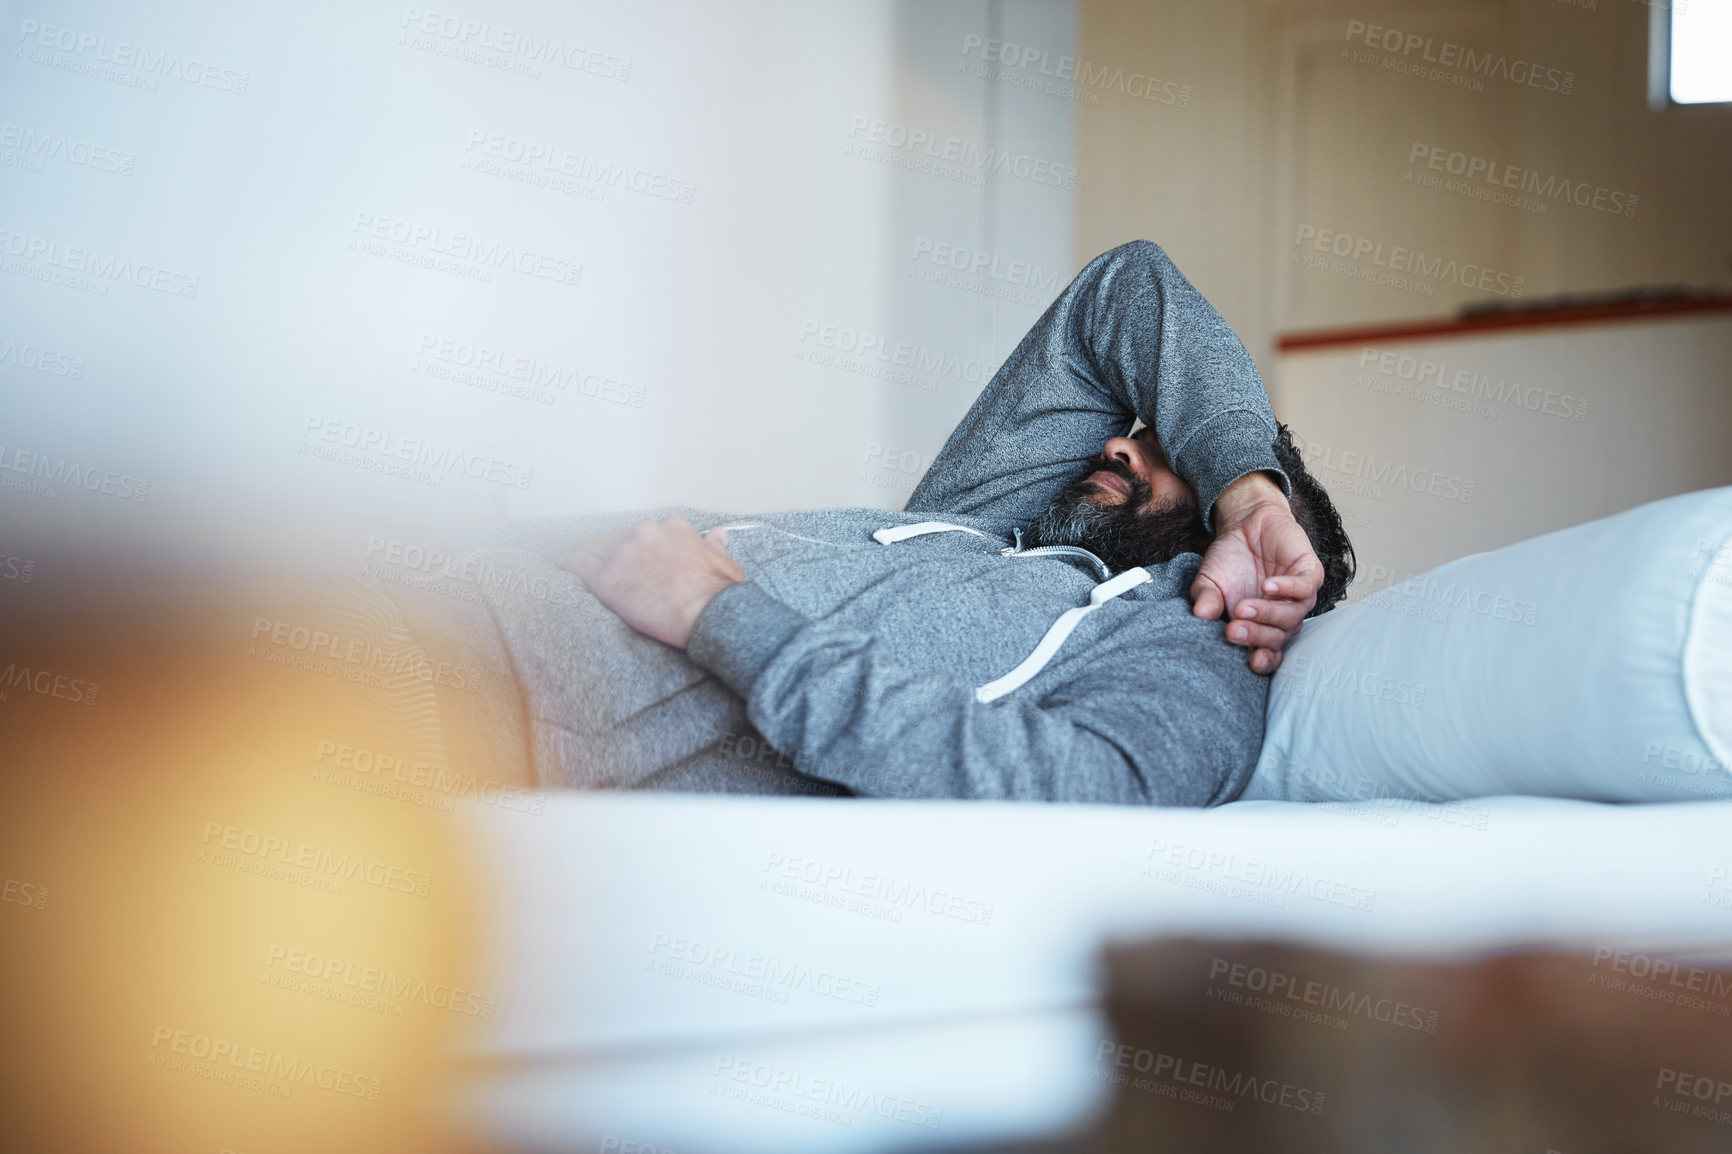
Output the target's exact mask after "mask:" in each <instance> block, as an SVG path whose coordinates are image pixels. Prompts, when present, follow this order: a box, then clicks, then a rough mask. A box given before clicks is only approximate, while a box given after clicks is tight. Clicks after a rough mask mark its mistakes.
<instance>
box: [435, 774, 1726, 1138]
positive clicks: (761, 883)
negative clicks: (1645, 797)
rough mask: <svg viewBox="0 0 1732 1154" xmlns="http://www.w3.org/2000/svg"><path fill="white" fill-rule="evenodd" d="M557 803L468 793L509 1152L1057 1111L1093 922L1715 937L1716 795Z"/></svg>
mask: <svg viewBox="0 0 1732 1154" xmlns="http://www.w3.org/2000/svg"><path fill="white" fill-rule="evenodd" d="M547 801H548V804H547V805H546V806H545V808H544V809H543V811H542V812H541V813H539V814H533V813H516V812H500V811H497V810H495V809H493V808H491V807H478V808H477V811H476V812H475V813H474V814H473V815H472V817H471V828H472V829H473V830H474V831H475V836H476V839H477V845H478V847H479V849H478V852H479V853H480V854H481V855H482V856H483V858H484V860H485V861H486V862H487V863H488V865H489V869H490V877H491V878H492V881H491V883H490V884H491V886H492V887H493V888H492V890H491V894H492V900H491V902H490V903H489V909H490V911H491V915H492V916H493V917H494V918H495V919H496V922H497V925H496V929H495V935H494V941H495V942H496V943H497V955H496V957H497V961H496V966H495V969H494V972H493V979H492V980H493V982H494V983H495V986H496V991H497V994H498V996H499V1012H498V1016H497V1018H496V1019H495V1020H494V1021H493V1022H492V1023H491V1025H490V1028H489V1030H488V1032H487V1033H486V1035H485V1036H484V1037H483V1038H482V1039H480V1040H479V1041H478V1043H477V1044H476V1046H475V1049H474V1050H473V1052H471V1053H470V1054H468V1055H467V1056H466V1059H465V1061H466V1065H467V1067H468V1069H469V1071H470V1073H471V1074H472V1075H473V1078H472V1080H471V1081H470V1082H469V1083H468V1084H469V1085H471V1086H473V1087H475V1089H474V1091H473V1093H472V1094H470V1095H469V1097H468V1098H466V1099H465V1100H464V1102H463V1104H462V1106H461V1109H462V1111H463V1113H464V1114H465V1116H466V1117H467V1118H468V1119H469V1120H470V1122H471V1123H472V1124H475V1125H478V1126H479V1127H481V1128H482V1129H483V1130H484V1131H485V1132H486V1133H487V1134H488V1135H489V1136H490V1137H491V1138H492V1139H493V1140H495V1141H497V1142H499V1143H501V1144H502V1145H505V1146H508V1147H510V1148H515V1149H525V1150H543V1149H545V1150H552V1149H559V1150H566V1151H569V1150H573V1149H584V1150H588V1149H594V1150H616V1151H632V1150H644V1151H657V1150H667V1151H678V1152H680V1154H692V1152H700V1151H729V1150H741V1151H759V1152H774V1151H789V1152H793V1151H854V1150H878V1149H894V1148H928V1149H930V1148H938V1147H955V1146H968V1145H982V1144H989V1143H1003V1142H1009V1141H1016V1140H1035V1139H1038V1138H1041V1137H1050V1136H1053V1135H1059V1134H1063V1133H1065V1132H1068V1131H1075V1130H1077V1129H1079V1128H1081V1127H1084V1126H1086V1125H1087V1124H1088V1123H1089V1122H1091V1121H1092V1120H1094V1119H1095V1118H1096V1117H1098V1115H1099V1113H1100V1112H1101V1111H1103V1110H1104V1109H1105V1108H1106V1107H1107V1105H1108V1101H1109V1099H1108V1094H1107V1091H1106V1088H1105V1087H1104V1086H1103V1085H1102V1084H1101V1083H1100V1082H1098V1081H1097V1080H1096V1073H1095V1072H1096V1070H1097V1066H1096V1063H1095V1054H1096V1050H1097V1048H1098V1046H1099V1045H1100V1043H1101V1041H1102V1036H1103V1030H1104V1025H1103V1021H1102V1019H1101V1016H1100V1011H1099V1002H1098V999H1099V996H1100V986H1099V982H1098V980H1097V974H1096V965H1097V959H1098V955H1099V951H1100V949H1101V948H1102V946H1103V945H1104V944H1105V943H1107V942H1109V941H1114V940H1124V939H1131V938H1143V937H1148V936H1152V935H1169V934H1172V935H1178V934H1183V935H1202V936H1217V935H1219V936H1223V937H1225V936H1231V937H1235V938H1249V937H1255V938H1263V939H1269V940H1276V941H1290V942H1304V943H1311V944H1319V945H1325V946H1332V947H1339V948H1351V949H1358V950H1364V951H1373V952H1378V953H1388V954H1394V955H1402V956H1425V957H1458V956H1467V955H1473V954H1476V953H1482V952H1486V951H1495V950H1500V949H1504V948H1510V947H1515V946H1526V945H1555V946H1566V947H1571V948H1577V949H1580V950H1582V951H1584V952H1587V953H1589V954H1590V955H1593V956H1601V955H1603V956H1604V957H1605V958H1606V961H1607V965H1608V966H1609V965H1612V964H1613V960H1612V959H1614V958H1615V957H1617V956H1618V955H1617V954H1616V951H1624V952H1625V953H1624V955H1623V956H1624V957H1625V958H1626V963H1627V959H1628V958H1629V957H1637V956H1639V957H1646V958H1654V957H1659V956H1662V955H1663V956H1666V957H1677V958H1685V959H1691V960H1695V961H1699V962H1703V963H1707V962H1715V961H1724V960H1726V959H1732V844H1728V842H1727V839H1726V837H1725V831H1726V830H1727V829H1728V828H1732V802H1697V803H1682V804H1663V805H1601V804H1594V803H1588V802H1578V801H1565V800H1557V799H1541V798H1522V797H1501V798H1489V799H1482V800H1476V801H1462V802H1450V803H1444V804H1427V803H1419V802H1411V801H1403V800H1392V799H1385V800H1379V801H1370V802H1357V803H1322V804H1299V803H1290V802H1275V801H1258V802H1240V803H1235V804H1231V805H1227V806H1223V807H1220V808H1218V809H1213V810H1174V809H1167V810H1143V809H1125V808H1112V807H1092V806H1090V807H1084V806H1040V805H1016V804H995V803H980V802H973V803H904V802H867V801H856V802H843V803H838V802H829V801H822V800H809V799H767V798H766V799H742V798H722V797H668V796H661V797H646V796H632V795H576V794H572V795H563V794H556V795H550V796H549V797H548V799H547Z"/></svg>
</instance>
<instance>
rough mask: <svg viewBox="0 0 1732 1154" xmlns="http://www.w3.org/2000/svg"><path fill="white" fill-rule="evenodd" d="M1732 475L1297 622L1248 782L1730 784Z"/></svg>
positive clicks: (1308, 790)
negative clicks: (1730, 480)
mask: <svg viewBox="0 0 1732 1154" xmlns="http://www.w3.org/2000/svg"><path fill="white" fill-rule="evenodd" d="M1729 767H1732V488H1724V489H1708V490H1705V491H1703V492H1700V493H1687V494H1685V495H1683V496H1681V497H1671V498H1668V499H1667V500H1664V501H1656V502H1654V503H1653V504H1651V505H1643V506H1640V507H1639V508H1635V509H1631V510H1630V511H1628V512H1626V513H1620V514H1618V515H1617V516H1615V517H1607V518H1605V519H1604V520H1600V521H1590V522H1589V523H1588V524H1586V525H1578V526H1576V527H1575V528H1573V529H1564V530H1562V531H1560V532H1557V533H1548V534H1546V535H1545V536H1543V537H1535V538H1534V539H1533V540H1531V541H1523V542H1521V543H1520V544H1517V545H1510V546H1508V547H1506V548H1503V549H1496V550H1493V551H1491V552H1489V553H1476V554H1474V555H1473V556H1471V557H1463V558H1462V559H1461V560H1459V561H1452V562H1450V563H1449V564H1447V565H1443V566H1440V567H1438V568H1436V569H1433V570H1431V572H1429V573H1426V574H1423V575H1421V576H1419V577H1415V578H1413V579H1412V580H1411V581H1408V582H1406V583H1405V584H1403V585H1400V586H1397V587H1395V588H1392V589H1386V590H1383V591H1381V592H1379V593H1377V594H1374V595H1372V596H1371V597H1368V598H1366V599H1364V600H1362V601H1358V602H1355V603H1353V604H1351V605H1346V606H1343V607H1342V608H1340V609H1337V610H1335V611H1334V612H1332V613H1328V614H1325V615H1324V616H1322V617H1319V618H1316V619H1315V620H1312V621H1308V622H1306V623H1305V628H1304V629H1303V630H1301V632H1300V634H1299V637H1298V638H1297V639H1296V640H1295V641H1294V642H1293V644H1292V645H1291V646H1290V647H1289V649H1288V651H1287V656H1286V660H1285V661H1284V662H1283V663H1282V666H1281V669H1280V671H1279V672H1278V673H1277V674H1276V675H1275V678H1274V682H1273V684H1272V685H1271V686H1270V693H1269V711H1268V723H1267V731H1266V733H1265V736H1264V739H1263V755H1262V758H1261V759H1260V760H1259V762H1258V764H1257V772H1256V774H1255V775H1254V776H1253V777H1252V779H1251V784H1250V785H1249V786H1248V787H1247V788H1246V791H1245V794H1244V798H1245V799H1246V800H1252V799H1277V800H1286V801H1350V800H1359V799H1365V798H1377V797H1396V798H1408V799H1416V800H1422V801H1448V800H1456V799H1460V798H1467V797H1483V796H1488V795H1493V794H1538V795H1543V796H1549V797H1574V798H1583V799H1587V800H1595V801H1681V800H1690V799H1700V798H1720V797H1732V768H1729Z"/></svg>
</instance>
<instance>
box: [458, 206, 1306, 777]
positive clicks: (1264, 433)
mask: <svg viewBox="0 0 1732 1154" xmlns="http://www.w3.org/2000/svg"><path fill="white" fill-rule="evenodd" d="M1137 417H1141V418H1142V419H1143V420H1144V421H1146V422H1147V423H1149V424H1151V425H1153V426H1154V428H1155V431H1156V433H1157V435H1158V436H1159V438H1160V441H1161V445H1162V447H1163V448H1164V449H1165V451H1166V453H1167V456H1168V459H1169V460H1170V461H1171V463H1172V465H1173V468H1174V470H1175V471H1176V472H1177V473H1178V474H1179V475H1180V476H1182V477H1184V478H1185V479H1186V480H1187V481H1188V482H1189V483H1190V484H1191V486H1192V487H1193V488H1194V489H1195V490H1196V492H1197V496H1198V500H1199V502H1200V504H1201V507H1202V508H1203V509H1204V510H1210V509H1212V507H1213V505H1214V502H1215V499H1216V498H1217V497H1218V496H1219V495H1220V493H1221V491H1222V490H1223V489H1225V488H1226V487H1227V486H1228V485H1229V484H1231V483H1232V482H1233V481H1234V480H1236V479H1238V478H1239V477H1241V476H1243V475H1245V474H1246V473H1248V472H1251V471H1254V470H1266V471H1268V472H1269V473H1271V474H1274V475H1276V476H1277V477H1280V478H1281V479H1282V483H1283V484H1284V485H1285V484H1286V479H1285V475H1284V474H1282V472H1281V469H1280V466H1279V464H1278V463H1277V462H1276V460H1275V457H1274V454H1273V452H1272V451H1271V449H1270V445H1271V442H1272V441H1273V440H1274V436H1275V421H1274V417H1273V415H1272V414H1271V412H1270V410H1269V402H1268V398H1267V396H1266V395H1265V393H1264V390H1263V385H1262V382H1261V380H1260V379H1259V378H1258V376H1257V372H1256V369H1255V368H1254V366H1253V365H1252V363H1251V359H1250V357H1249V356H1248V355H1247V354H1246V352H1245V349H1244V347H1243V345H1241V344H1240V342H1239V340H1238V338H1237V337H1235V336H1234V334H1233V332H1232V330H1231V329H1229V328H1228V327H1227V324H1226V322H1225V321H1223V320H1222V319H1221V317H1220V315H1219V314H1218V313H1216V311H1215V310H1214V309H1213V308H1212V307H1211V306H1210V305H1209V304H1208V302H1207V301H1205V300H1204V299H1203V298H1202V296H1201V295H1200V294H1199V293H1198V292H1197V291H1196V289H1194V288H1193V287H1192V286H1191V285H1190V283H1189V282H1188V281H1186V280H1185V278H1184V277H1183V276H1182V275H1181V274H1180V273H1179V271H1178V270H1177V269H1176V268H1174V266H1173V264H1172V262H1171V261H1170V260H1168V259H1167V256H1166V254H1165V253H1164V252H1162V251H1161V249H1160V248H1159V247H1157V246H1156V245H1154V244H1151V243H1149V242H1147V241H1138V242H1135V243H1133V244H1128V245H1125V246H1123V247H1121V248H1118V249H1114V250H1113V251H1112V252H1109V253H1107V254H1105V255H1104V256H1101V257H1099V258H1098V259H1096V260H1095V261H1094V262H1093V263H1091V264H1090V265H1089V266H1088V267H1087V268H1086V269H1084V270H1083V271H1082V272H1081V273H1080V274H1079V275H1078V276H1077V278H1076V280H1075V281H1074V282H1072V284H1071V285H1070V286H1069V287H1068V288H1067V289H1066V290H1065V292H1064V293H1063V294H1062V295H1061V296H1060V297H1059V298H1058V300H1057V301H1055V302H1054V303H1053V305H1052V306H1051V307H1050V308H1049V309H1048V310H1047V312H1046V314H1045V315H1044V316H1043V317H1042V318H1041V319H1040V321H1039V322H1038V323H1037V324H1036V325H1035V327H1034V328H1033V330H1031V331H1030V332H1029V334H1028V336H1027V337H1025V338H1024V339H1023V341H1022V343H1021V344H1020V345H1019V346H1018V347H1017V349H1016V351H1015V352H1014V353H1012V354H1011V356H1010V358H1009V359H1008V360H1007V361H1006V362H1005V364H1004V366H1003V367H1002V368H1001V369H1000V370H999V372H998V373H997V375H996V376H995V377H994V378H993V380H992V382H991V383H990V384H989V385H988V386H987V388H986V390H985V391H984V392H982V394H981V395H980V397H979V398H978V399H977V400H976V401H975V403H974V405H973V407H972V408H971V409H970V410H969V412H968V414H967V416H965V417H964V418H963V421H962V423H961V424H960V425H959V426H958V427H957V429H956V430H955V432H954V433H952V434H951V436H950V439H949V441H948V442H947V443H946V444H945V446H944V449H943V451H942V452H941V453H940V454H939V455H938V457H937V459H936V461H935V462H934V463H933V466H932V468H931V469H930V470H929V471H928V472H927V474H926V476H925V477H924V478H923V479H922V480H921V483H920V485H919V487H918V488H917V489H915V491H914V494H913V496H912V497H911V498H910V500H909V502H908V507H907V509H906V510H905V511H903V512H900V513H892V512H885V511H883V510H877V509H828V510H818V511H808V512H795V513H775V514H768V515H763V516H753V517H723V516H721V515H719V514H714V513H706V512H703V511H700V510H694V509H679V510H658V511H656V512H654V513H638V514H630V515H621V516H611V517H587V518H555V519H544V520H539V521H532V522H526V523H520V524H517V525H514V526H510V527H508V528H506V529H504V530H503V531H501V532H500V533H498V534H495V535H494V537H493V540H492V542H491V548H490V549H489V552H488V554H487V555H488V556H489V557H491V559H492V561H493V563H495V564H496V565H500V566H505V567H507V568H509V569H511V570H513V571H514V572H516V573H517V574H518V575H519V576H520V577H522V576H524V575H527V576H528V577H530V578H531V579H532V581H539V582H540V585H539V586H537V587H539V588H555V589H558V590H561V591H562V592H561V595H560V596H559V597H548V596H540V597H527V596H514V597H507V598H501V599H499V600H497V601H496V602H495V603H494V604H493V605H492V607H491V609H490V614H491V620H492V623H493V627H494V628H496V629H497V631H498V635H499V638H502V639H503V650H504V651H505V652H506V653H508V654H509V664H510V670H509V674H510V676H512V677H514V678H515V681H516V683H517V685H518V686H519V687H520V690H521V693H522V699H523V709H524V713H525V717H524V721H525V723H526V725H525V728H526V730H527V741H528V744H529V747H530V748H529V750H528V756H529V758H530V760H531V761H532V762H533V764H534V767H535V771H536V774H537V776H538V777H539V779H540V781H541V782H542V784H544V785H570V786H578V787H588V788H596V787H609V786H613V787H651V788H655V787H661V788H679V789H706V790H731V791H746V792H805V793H835V794H840V793H854V794H859V795H867V796H875V797H949V798H964V797H967V798H1015V799H1029V800H1036V799H1038V800H1050V801H1080V802H1118V803H1128V804H1141V805H1213V804H1219V803H1221V802H1225V801H1230V800H1232V799H1233V798H1235V797H1237V796H1238V795H1239V793H1240V792H1241V791H1242V790H1243V789H1244V787H1245V783H1246V781H1247V780H1248V779H1249V778H1250V776H1251V771H1252V769H1253V767H1254V766H1255V764H1256V761H1257V755H1258V750H1259V747H1260V745H1261V743H1262V735H1263V711H1264V704H1265V698H1266V695H1267V692H1268V682H1267V679H1265V678H1263V677H1260V676H1259V675H1257V674H1255V673H1253V672H1251V670H1250V669H1249V668H1248V667H1247V665H1246V651H1245V650H1242V649H1239V648H1237V647H1234V646H1231V645H1229V644H1228V643H1227V642H1226V641H1225V639H1224V638H1223V636H1222V629H1223V625H1222V623H1220V622H1206V621H1199V620H1197V619H1196V618H1194V617H1192V616H1191V613H1190V605H1189V601H1188V598H1187V595H1186V594H1187V590H1188V589H1189V587H1190V583H1191V581H1192V579H1193V578H1194V577H1195V575H1196V571H1197V568H1198V565H1199V564H1200V558H1199V557H1198V556H1197V555H1195V554H1184V555H1182V556H1180V557H1178V558H1175V559H1174V560H1172V561H1170V562H1168V563H1166V564H1162V565H1152V566H1149V567H1147V568H1142V569H1132V570H1127V571H1126V572H1125V573H1123V574H1119V575H1113V574H1110V573H1109V572H1108V571H1107V570H1106V567H1105V566H1104V565H1103V564H1102V563H1101V562H1100V561H1099V560H1098V559H1097V558H1095V557H1094V556H1093V555H1092V554H1090V553H1087V552H1086V551H1084V550H1081V549H1050V548H1048V549H1037V548H1026V547H1024V545H1023V540H1022V538H1023V534H1024V533H1025V532H1026V530H1027V529H1028V527H1029V525H1030V524H1031V523H1032V522H1033V521H1034V520H1035V519H1036V518H1037V517H1038V516H1039V514H1040V513H1041V511H1042V510H1044V509H1045V508H1046V506H1047V505H1048V504H1049V503H1050V502H1051V500H1052V499H1053V497H1054V496H1055V495H1056V494H1057V493H1058V491H1059V490H1060V489H1061V488H1063V487H1064V486H1065V485H1066V484H1068V483H1069V482H1071V481H1073V480H1075V479H1076V478H1077V477H1079V476H1081V475H1083V474H1084V473H1085V472H1087V471H1088V468H1089V462H1090V461H1091V460H1093V459H1094V458H1096V457H1097V456H1098V455H1099V454H1100V452H1101V448H1102V446H1103V444H1104V443H1105V442H1106V440H1107V439H1108V438H1110V437H1114V436H1119V435H1122V434H1124V433H1125V432H1127V431H1128V430H1129V429H1130V427H1131V425H1132V422H1133V419H1134V418H1137ZM667 512H679V513H681V514H682V515H684V516H685V517H687V518H688V519H689V520H691V521H692V522H693V523H694V524H695V525H696V526H697V527H698V528H699V529H708V528H710V527H712V526H715V525H727V526H729V527H730V532H729V552H730V553H731V554H732V555H733V556H734V557H735V558H736V559H738V560H739V562H740V564H741V565H742V566H743V568H744V569H745V572H746V577H747V580H746V581H745V582H743V583H741V584H738V585H734V586H732V587H730V588H728V589H726V590H724V591H723V592H722V593H720V594H719V595H718V596H717V597H716V598H715V599H714V600H713V601H711V603H710V604H709V606H708V607H707V608H706V609H705V610H704V611H703V613H702V614H701V615H700V616H699V618H698V621H697V625H696V627H695V628H694V630H693V632H692V635H691V640H690V644H689V646H688V648H687V650H686V652H684V653H681V652H679V651H678V650H674V649H671V648H669V647H667V646H664V645H662V644H660V643H659V642H655V641H652V640H650V639H648V638H646V637H643V636H642V635H640V634H637V633H635V632H633V631H632V630H631V629H629V628H628V627H626V626H625V624H624V623H623V622H621V621H620V620H619V619H618V618H617V617H615V616H614V615H613V614H612V613H609V612H608V611H607V610H605V609H604V608H602V607H601V606H600V604H599V603H598V602H596V601H595V600H594V598H593V597H591V596H590V595H589V594H588V593H587V592H586V591H584V590H583V588H582V585H581V583H580V582H578V581H577V579H576V578H575V577H574V576H572V575H570V574H567V573H564V572H563V571H562V570H558V569H556V568H555V567H554V565H553V562H554V560H555V559H556V558H557V557H558V556H559V555H560V554H561V553H563V552H565V551H566V550H569V549H571V548H572V547H574V546H575V545H577V544H578V543H579V542H580V541H582V540H584V539H585V538H586V537H588V536H591V535H594V534H597V533H600V532H605V531H607V530H608V529H611V528H613V527H616V526H618V525H621V524H625V523H629V522H631V521H636V520H640V519H643V518H645V517H653V516H659V515H662V514H664V513H667ZM526 571H527V573H526ZM499 638H490V639H489V640H488V644H489V645H490V646H491V647H492V648H493V649H495V650H497V649H499V648H501V646H500V645H499V644H498V640H499Z"/></svg>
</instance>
